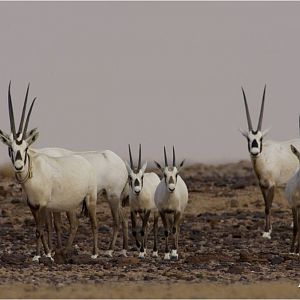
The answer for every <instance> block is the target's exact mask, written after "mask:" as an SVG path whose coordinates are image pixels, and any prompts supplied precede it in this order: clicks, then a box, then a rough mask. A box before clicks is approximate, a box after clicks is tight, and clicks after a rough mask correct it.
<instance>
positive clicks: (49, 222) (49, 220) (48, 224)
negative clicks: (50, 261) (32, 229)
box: [45, 209, 53, 252]
mask: <svg viewBox="0 0 300 300" xmlns="http://www.w3.org/2000/svg"><path fill="white" fill-rule="evenodd" d="M45 218H46V219H45V220H46V230H47V237H48V246H49V249H50V252H51V251H52V250H53V244H52V235H53V223H52V212H51V211H50V210H48V209H46V212H45Z"/></svg>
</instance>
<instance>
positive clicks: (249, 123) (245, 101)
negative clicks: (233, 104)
mask: <svg viewBox="0 0 300 300" xmlns="http://www.w3.org/2000/svg"><path fill="white" fill-rule="evenodd" d="M242 91H243V96H244V103H245V108H246V115H247V122H248V129H249V131H252V129H253V127H252V122H251V117H250V113H249V108H248V103H247V99H246V95H245V92H244V89H243V87H242Z"/></svg>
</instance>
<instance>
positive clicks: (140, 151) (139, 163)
mask: <svg viewBox="0 0 300 300" xmlns="http://www.w3.org/2000/svg"><path fill="white" fill-rule="evenodd" d="M128 149H129V159H130V168H131V169H132V170H133V169H134V165H133V160H132V154H131V148H130V144H129V145H128ZM141 159H142V147H141V144H140V147H139V161H138V167H137V171H139V170H140V169H141Z"/></svg>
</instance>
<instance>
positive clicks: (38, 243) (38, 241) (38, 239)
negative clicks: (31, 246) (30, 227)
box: [27, 199, 42, 261]
mask: <svg viewBox="0 0 300 300" xmlns="http://www.w3.org/2000/svg"><path fill="white" fill-rule="evenodd" d="M27 204H28V206H29V208H30V211H31V213H32V215H33V218H34V221H35V226H36V233H35V235H36V253H35V256H34V257H33V258H32V261H39V259H40V258H41V245H42V240H41V237H40V236H39V235H38V231H37V226H38V210H37V209H35V208H34V207H33V206H32V205H30V203H29V200H28V199H27Z"/></svg>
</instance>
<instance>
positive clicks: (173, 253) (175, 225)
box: [171, 211, 182, 259]
mask: <svg viewBox="0 0 300 300" xmlns="http://www.w3.org/2000/svg"><path fill="white" fill-rule="evenodd" d="M181 219H182V213H181V212H179V211H177V212H175V213H174V223H173V227H172V234H173V238H174V240H173V249H172V251H171V258H175V259H178V252H177V251H178V239H179V225H180V221H181Z"/></svg>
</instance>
